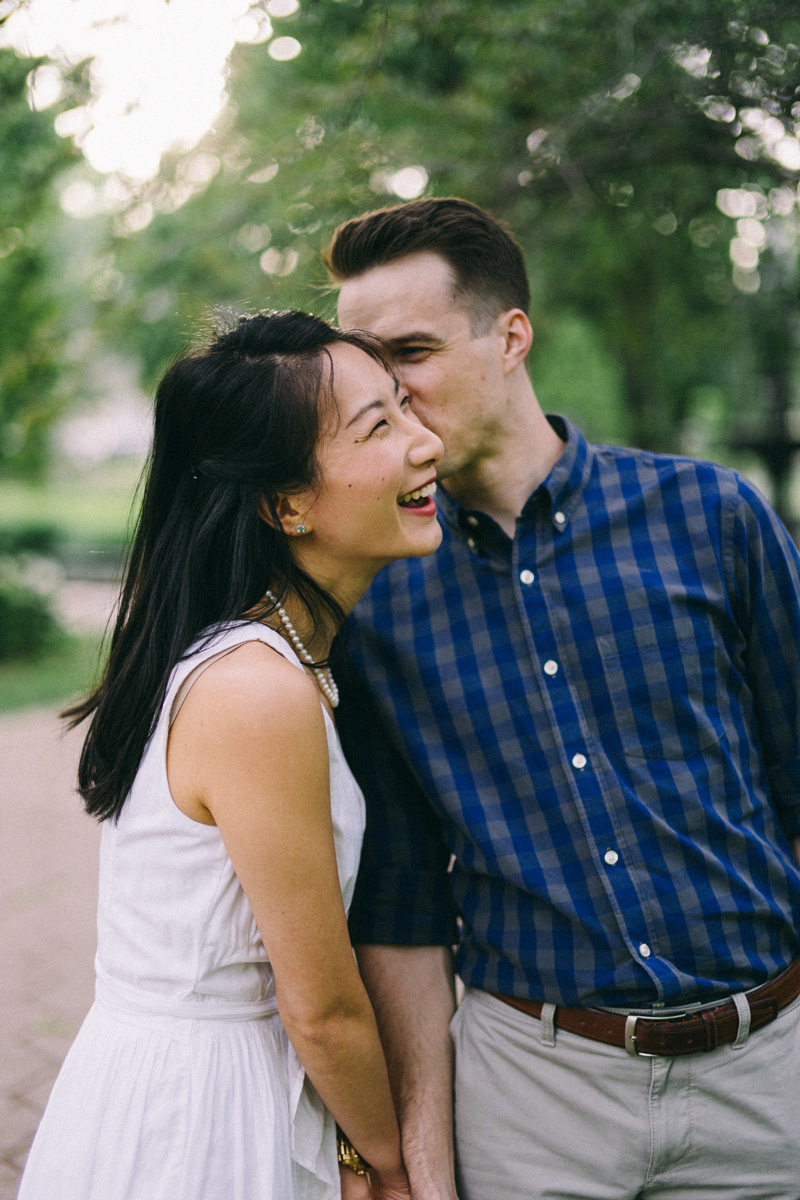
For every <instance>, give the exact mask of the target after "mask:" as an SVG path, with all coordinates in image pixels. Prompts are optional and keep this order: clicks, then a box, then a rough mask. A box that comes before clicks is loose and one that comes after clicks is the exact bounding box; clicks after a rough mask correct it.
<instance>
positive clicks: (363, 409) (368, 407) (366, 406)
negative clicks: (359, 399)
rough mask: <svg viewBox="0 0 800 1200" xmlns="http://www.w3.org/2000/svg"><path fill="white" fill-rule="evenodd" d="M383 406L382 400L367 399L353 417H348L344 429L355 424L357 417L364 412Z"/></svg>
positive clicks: (361, 415)
mask: <svg viewBox="0 0 800 1200" xmlns="http://www.w3.org/2000/svg"><path fill="white" fill-rule="evenodd" d="M383 407H384V402H383V400H370V401H368V402H367V403H366V404H364V405H362V407H361V408H360V409H359V410H358V412H357V413H356V415H355V416H354V417H351V418H350V420H349V421H348V422H347V424H346V425H345V429H349V428H350V426H351V425H355V423H356V421H357V420H358V419H359V417H363V415H364V413H368V412H369V411H370V410H371V409H373V408H383Z"/></svg>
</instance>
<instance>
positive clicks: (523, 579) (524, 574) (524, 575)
mask: <svg viewBox="0 0 800 1200" xmlns="http://www.w3.org/2000/svg"><path fill="white" fill-rule="evenodd" d="M535 578H536V576H535V575H534V573H533V571H520V573H519V581H520V583H524V584H526V585H528V586H530V584H532V583H533V581H534V579H535Z"/></svg>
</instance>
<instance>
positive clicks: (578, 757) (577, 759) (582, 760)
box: [572, 754, 586, 771]
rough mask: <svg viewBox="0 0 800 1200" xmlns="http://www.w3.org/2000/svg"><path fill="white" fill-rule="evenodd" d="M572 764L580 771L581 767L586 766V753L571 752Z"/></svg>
mask: <svg viewBox="0 0 800 1200" xmlns="http://www.w3.org/2000/svg"><path fill="white" fill-rule="evenodd" d="M572 765H573V767H575V769H576V770H578V771H582V770H583V768H584V767H585V766H586V755H585V754H573V756H572Z"/></svg>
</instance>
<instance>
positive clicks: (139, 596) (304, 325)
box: [63, 312, 385, 821]
mask: <svg viewBox="0 0 800 1200" xmlns="http://www.w3.org/2000/svg"><path fill="white" fill-rule="evenodd" d="M337 342H346V343H348V344H350V345H354V346H357V347H358V348H359V349H362V350H364V351H365V352H366V353H367V354H369V355H370V356H371V357H373V358H375V359H377V360H378V361H380V362H381V363H382V364H383V365H385V362H384V360H383V357H382V355H381V351H380V350H379V349H378V347H377V344H376V343H374V342H372V341H370V340H369V338H367V337H365V336H362V335H360V334H349V333H343V332H341V331H339V330H337V329H335V328H333V326H331V325H328V324H327V323H326V322H325V321H322V320H320V319H319V318H318V317H313V316H309V315H308V314H306V313H301V312H285V313H259V314H258V315H256V316H251V317H242V318H240V319H239V321H238V324H237V325H236V326H235V327H234V328H232V329H230V330H229V331H227V332H225V333H223V334H221V335H220V336H219V337H218V338H217V339H216V340H215V341H213V342H212V343H211V344H210V345H208V346H206V347H205V348H203V349H201V350H199V351H196V352H193V353H190V354H187V355H186V356H184V357H182V358H180V359H179V360H178V361H177V362H176V363H175V364H174V365H173V366H172V367H171V368H170V369H169V370H168V371H167V373H166V375H165V376H164V378H163V379H162V381H161V383H160V385H159V387H158V391H157V393H156V403H155V427H154V434H153V445H152V449H151V452H150V458H149V462H148V466H147V468H146V471H145V487H144V495H143V500H142V509H141V515H140V517H139V522H138V526H137V530H136V533H135V535H134V539H133V543H132V546H131V549H130V553H129V557H128V564H127V568H126V571H125V577H124V580H123V584H122V590H121V595H120V603H119V610H118V613H117V618H116V624H115V627H114V632H113V635H112V639H111V646H110V652H109V658H108V662H107V664H106V668H105V672H104V674H103V678H102V680H101V682H100V684H99V685H98V687H97V688H96V689H95V691H94V692H93V693H92V694H91V695H90V696H88V697H87V699H86V700H84V701H83V702H82V703H80V704H77V705H76V706H74V707H73V708H70V709H68V710H67V711H66V712H65V713H64V714H63V715H64V716H65V717H66V718H67V719H69V720H70V723H71V725H77V724H79V723H80V722H81V721H83V720H85V719H86V718H87V717H90V716H91V717H92V722H91V725H90V727H89V731H88V734H87V736H86V741H85V742H84V746H83V752H82V754H81V759H80V765H79V770H78V785H79V791H80V793H81V796H82V797H83V799H84V801H85V804H86V810H87V812H89V813H91V814H92V815H93V816H96V817H98V818H99V819H100V820H101V821H102V820H106V819H107V818H109V817H112V818H115V819H116V818H117V817H118V816H119V814H120V811H121V809H122V806H123V804H124V803H125V800H126V798H127V795H128V793H129V791H130V788H131V785H132V783H133V780H134V777H135V775H136V771H137V769H138V766H139V763H140V761H141V758H142V754H143V752H144V748H145V745H146V744H147V741H148V739H149V737H150V735H151V734H152V732H153V729H154V727H155V723H156V721H157V719H158V714H159V711H160V708H161V705H162V703H163V699H164V695H165V692H166V689H167V685H168V682H169V678H170V675H171V673H172V670H173V668H174V666H175V664H176V663H177V662H178V661H179V660H180V659H181V657H182V656H183V655H184V654H185V652H186V650H187V649H188V648H189V647H190V646H191V645H192V643H193V642H195V641H196V640H197V638H198V637H199V636H200V634H201V633H202V632H203V630H207V629H209V628H210V627H213V626H215V625H217V624H219V623H220V622H224V621H232V620H237V619H239V618H241V617H242V616H243V615H244V614H248V615H252V614H253V613H254V612H255V613H257V615H259V616H265V615H268V613H269V612H270V611H271V610H272V609H273V608H274V606H273V605H271V604H269V603H268V602H265V601H264V592H265V590H266V589H267V588H270V589H272V590H273V591H274V592H275V594H276V596H277V599H278V600H279V601H280V599H281V598H282V597H283V595H285V594H286V592H287V591H288V590H291V591H292V592H293V593H295V594H296V595H297V596H298V597H299V598H300V599H301V601H302V602H303V604H304V605H305V607H306V609H307V610H308V612H309V615H310V617H311V619H312V621H313V623H314V624H315V625H317V624H319V622H321V621H322V622H332V623H333V624H334V625H338V624H339V623H340V620H341V617H342V613H341V610H340V609H339V606H338V605H337V604H336V601H335V600H334V599H333V598H332V597H331V596H329V595H328V594H327V593H326V592H325V591H324V590H323V589H322V588H320V587H319V586H318V585H317V584H316V583H315V582H314V581H313V580H312V579H311V578H310V577H309V576H308V575H306V574H305V573H304V572H302V571H301V570H300V569H299V568H298V567H297V566H296V565H295V563H294V561H293V559H292V554H291V551H290V547H289V538H288V537H287V535H286V534H285V533H284V531H283V528H282V526H281V522H280V520H279V519H278V515H277V513H276V511H275V507H274V500H275V497H276V496H277V495H278V494H279V493H284V494H286V493H289V494H291V493H292V492H297V491H300V490H303V489H306V488H317V487H319V486H320V483H321V480H320V472H319V464H318V461H317V447H318V445H319V441H320V437H321V435H322V433H323V432H324V429H325V426H326V419H327V418H328V417H329V416H331V415H333V412H334V411H335V409H334V405H335V400H334V398H333V376H332V365H331V363H330V356H329V354H327V353H326V347H329V346H331V345H334V344H335V343H337ZM260 500H261V502H262V503H264V502H266V504H267V506H268V508H269V509H270V512H271V515H272V518H273V520H272V523H270V522H268V521H266V520H262V519H261V517H260V516H259V512H258V506H259V501H260Z"/></svg>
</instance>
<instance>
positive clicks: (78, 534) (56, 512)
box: [0, 459, 141, 546]
mask: <svg viewBox="0 0 800 1200" xmlns="http://www.w3.org/2000/svg"><path fill="white" fill-rule="evenodd" d="M140 472H141V463H139V462H135V461H133V460H129V459H124V460H118V461H111V462H108V463H103V464H102V465H101V466H97V467H86V468H75V469H74V470H73V471H72V472H71V473H69V474H66V473H63V474H60V475H56V476H54V477H53V478H52V479H50V480H48V481H47V482H45V483H28V482H23V481H21V480H16V479H0V528H7V529H8V528H18V527H20V526H32V525H48V526H52V527H54V528H55V529H56V530H58V532H59V534H60V536H61V538H62V539H63V540H64V541H65V542H68V543H72V544H75V543H78V544H82V545H86V546H92V545H99V546H108V545H115V544H119V543H120V542H122V541H123V540H124V538H125V534H126V530H127V528H128V523H129V517H130V510H131V503H132V500H133V496H134V492H135V489H136V485H137V483H138V480H139V475H140Z"/></svg>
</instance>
